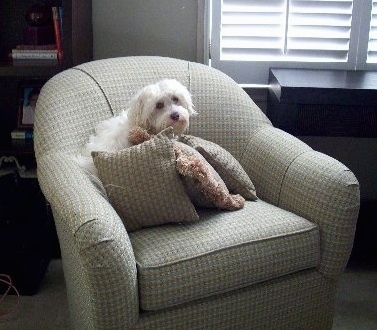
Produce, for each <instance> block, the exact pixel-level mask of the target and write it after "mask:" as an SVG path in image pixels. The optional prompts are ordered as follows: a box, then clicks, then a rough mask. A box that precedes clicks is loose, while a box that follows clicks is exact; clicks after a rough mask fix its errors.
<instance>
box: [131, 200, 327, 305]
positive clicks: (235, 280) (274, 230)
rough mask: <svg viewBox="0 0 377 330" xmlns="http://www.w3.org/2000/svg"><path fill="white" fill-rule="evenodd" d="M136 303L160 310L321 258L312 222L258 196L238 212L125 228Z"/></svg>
mask: <svg viewBox="0 0 377 330" xmlns="http://www.w3.org/2000/svg"><path fill="white" fill-rule="evenodd" d="M130 239H131V243H132V246H133V250H134V253H135V258H136V262H137V268H138V284H139V295H140V296H139V298H140V307H141V308H142V309H143V310H148V311H152V310H159V309H162V308H167V307H171V306H175V305H178V304H183V303H187V302H190V301H193V300H196V299H200V298H206V297H209V296H212V295H217V294H221V293H225V292H228V291H232V290H234V289H237V288H242V287H246V286H249V285H252V284H253V283H257V282H262V281H266V280H269V279H272V278H276V277H279V276H283V275H287V274H290V273H293V272H297V271H300V270H303V269H308V268H312V267H316V266H317V265H318V263H319V258H320V245H319V243H320V242H319V229H318V227H317V225H315V224H313V223H311V222H309V221H307V220H305V219H304V218H301V217H299V216H297V215H295V214H293V213H290V212H288V211H285V210H282V209H280V208H278V207H275V206H273V205H271V204H268V203H266V202H264V201H263V200H258V201H254V202H253V201H248V202H246V203H245V207H244V208H243V209H241V210H238V211H235V212H224V211H217V210H213V209H204V210H201V211H200V220H199V221H198V222H195V223H188V224H179V225H177V224H172V225H162V226H157V227H150V228H146V229H141V230H137V231H134V232H132V233H130Z"/></svg>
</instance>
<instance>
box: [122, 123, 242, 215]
mask: <svg viewBox="0 0 377 330" xmlns="http://www.w3.org/2000/svg"><path fill="white" fill-rule="evenodd" d="M152 138H153V135H151V134H149V133H148V132H147V131H146V130H145V129H143V128H141V127H138V126H136V127H134V128H132V129H131V130H130V132H129V141H130V142H131V143H132V144H134V145H136V144H140V143H143V142H145V141H148V140H150V139H152ZM173 143H174V152H175V156H176V168H177V171H178V173H179V174H180V175H181V176H183V177H188V178H191V179H192V180H193V181H194V183H195V186H196V188H197V189H198V190H199V191H200V192H201V193H202V194H203V195H204V197H205V198H206V199H207V200H208V201H210V202H211V203H212V204H213V205H214V206H216V207H217V208H219V209H222V210H229V211H234V210H238V209H241V208H242V207H243V206H244V204H245V199H244V198H243V197H242V196H241V195H232V194H230V193H229V190H228V188H227V187H226V185H225V183H224V182H223V181H222V180H221V179H220V180H218V179H217V178H216V177H215V175H214V174H213V173H214V169H213V168H212V167H211V165H210V164H209V163H208V162H206V161H205V159H203V158H201V157H199V156H196V155H195V150H194V149H193V148H191V147H189V146H187V145H185V147H184V148H182V145H181V142H177V141H175V140H173ZM187 148H191V149H193V150H194V151H193V152H192V153H191V152H190V153H187V152H185V150H187Z"/></svg>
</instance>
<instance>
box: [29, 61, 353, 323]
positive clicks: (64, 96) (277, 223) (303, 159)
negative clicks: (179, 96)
mask: <svg viewBox="0 0 377 330" xmlns="http://www.w3.org/2000/svg"><path fill="white" fill-rule="evenodd" d="M161 78H175V79H177V80H178V81H180V82H181V83H182V84H184V85H185V86H186V87H187V88H188V89H189V91H190V93H191V94H192V97H193V102H194V104H195V107H196V110H197V111H198V113H199V114H198V116H196V117H193V118H192V119H191V122H190V128H189V132H188V134H190V135H193V136H198V137H201V138H203V139H206V140H209V141H212V142H215V143H216V144H218V145H220V146H222V147H223V148H225V149H226V150H227V151H229V152H230V153H231V154H232V155H233V157H235V158H236V159H237V160H238V161H239V163H240V164H241V165H242V167H243V169H244V170H245V171H246V172H247V174H248V176H249V177H250V179H251V181H252V182H253V184H254V185H255V188H256V192H257V195H258V200H257V201H246V203H245V206H244V207H243V208H242V209H240V210H237V211H221V210H217V209H198V214H199V217H200V219H199V221H196V222H193V223H190V224H164V225H159V226H153V227H148V228H143V229H139V230H136V231H132V232H127V231H126V229H125V227H124V225H123V222H122V220H121V218H120V217H119V215H118V214H117V212H115V210H114V208H113V207H112V205H111V204H110V202H109V201H108V199H107V197H106V194H105V193H104V190H103V187H102V186H101V183H99V182H97V181H96V180H93V179H92V178H91V177H90V176H88V175H87V174H86V173H85V171H83V170H82V168H80V167H79V166H78V165H77V164H76V163H75V161H74V160H72V156H73V155H75V154H77V153H79V152H80V150H81V148H82V146H83V145H84V144H85V143H86V142H87V140H88V137H89V135H90V134H92V133H93V130H94V127H95V126H96V124H97V123H98V122H100V121H102V120H104V119H107V118H109V117H111V116H115V115H117V114H118V113H119V112H120V111H122V110H124V109H126V108H127V106H128V104H129V101H130V99H131V97H132V96H133V95H134V94H135V93H136V92H137V91H138V90H139V89H141V88H142V87H143V86H145V85H147V84H150V83H154V82H156V81H157V80H159V79H161ZM35 154H36V159H37V164H38V179H39V182H40V186H41V189H42V191H43V193H44V195H45V197H46V199H47V200H48V202H49V203H50V205H51V208H52V212H53V216H54V220H55V223H56V228H57V232H58V237H59V242H60V247H61V254H62V262H63V268H64V276H65V281H66V286H67V295H68V301H69V309H70V316H71V321H72V325H73V326H74V328H75V329H80V330H81V329H330V328H331V326H332V318H333V313H334V305H335V299H336V290H337V283H338V281H339V278H340V276H341V274H342V272H343V271H344V269H345V266H346V264H347V261H348V258H349V255H350V251H351V248H352V243H353V238H354V231H355V225H356V219H357V215H358V209H359V185H358V182H357V180H356V178H355V177H354V175H353V173H352V172H351V171H350V170H349V169H348V168H347V167H346V166H344V165H343V164H341V163H340V162H338V161H337V160H335V159H333V158H331V157H329V156H327V155H324V154H322V153H319V152H316V151H314V150H312V149H311V148H310V147H309V146H308V145H306V144H305V143H303V142H301V141H300V140H299V139H297V138H295V137H293V136H291V135H289V134H287V133H285V132H283V131H281V130H279V129H277V128H274V127H273V126H272V125H271V123H270V121H269V120H268V118H267V117H266V116H265V115H264V113H263V112H262V111H261V110H260V109H259V108H258V107H257V106H256V105H255V103H254V102H253V101H252V100H251V99H250V97H249V96H248V95H247V94H246V93H245V92H244V91H243V90H242V88H240V87H239V86H238V85H237V84H236V83H235V82H234V81H233V80H231V79H230V78H229V77H228V76H226V75H224V74H223V73H221V72H219V71H217V70H215V69H212V68H209V67H207V66H205V65H202V64H198V63H192V62H187V61H183V60H177V59H171V58H159V57H125V58H114V59H105V60H99V61H93V62H89V63H86V64H82V65H79V66H77V67H74V68H71V69H68V70H66V71H64V72H61V73H59V74H57V75H56V76H54V77H53V78H51V79H50V80H49V81H48V82H47V83H46V84H45V85H44V87H43V89H42V92H41V94H40V97H39V100H38V104H37V110H36V118H35ZM177 207H179V205H177ZM175 220H176V219H175ZM57 303H59V302H57Z"/></svg>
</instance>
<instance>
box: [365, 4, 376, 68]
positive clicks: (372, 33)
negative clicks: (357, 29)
mask: <svg viewBox="0 0 377 330" xmlns="http://www.w3.org/2000/svg"><path fill="white" fill-rule="evenodd" d="M367 62H368V63H377V1H375V0H373V1H372V11H371V15H370V30H369V42H368V57H367Z"/></svg>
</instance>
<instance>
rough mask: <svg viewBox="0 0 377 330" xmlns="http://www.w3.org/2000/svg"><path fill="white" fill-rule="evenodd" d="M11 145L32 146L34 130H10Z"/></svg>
mask: <svg viewBox="0 0 377 330" xmlns="http://www.w3.org/2000/svg"><path fill="white" fill-rule="evenodd" d="M11 138H12V145H13V146H18V147H23V148H25V147H27V146H32V145H33V142H34V131H33V130H32V129H30V130H18V129H15V130H13V131H12V132H11Z"/></svg>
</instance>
